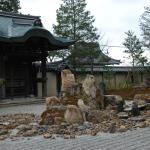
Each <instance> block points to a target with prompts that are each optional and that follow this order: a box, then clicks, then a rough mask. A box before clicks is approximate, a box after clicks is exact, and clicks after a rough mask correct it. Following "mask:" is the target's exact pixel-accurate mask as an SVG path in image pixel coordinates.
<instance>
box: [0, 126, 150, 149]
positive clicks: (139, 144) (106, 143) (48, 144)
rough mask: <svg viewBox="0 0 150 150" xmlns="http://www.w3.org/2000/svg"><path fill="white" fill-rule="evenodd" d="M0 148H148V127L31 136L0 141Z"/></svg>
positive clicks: (149, 138) (149, 135)
mask: <svg viewBox="0 0 150 150" xmlns="http://www.w3.org/2000/svg"><path fill="white" fill-rule="evenodd" d="M0 150H150V128H145V129H138V130H135V131H128V132H125V133H119V134H107V133H105V134H104V133H101V134H99V135H96V136H81V137H77V138H76V139H69V140H68V139H62V138H58V139H44V138H43V137H41V136H40V137H39V136H38V137H33V138H30V139H19V140H16V141H11V140H5V141H1V142H0Z"/></svg>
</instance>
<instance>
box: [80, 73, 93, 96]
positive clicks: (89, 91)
mask: <svg viewBox="0 0 150 150" xmlns="http://www.w3.org/2000/svg"><path fill="white" fill-rule="evenodd" d="M82 86H83V91H84V92H85V94H86V95H87V96H89V97H91V98H96V86H95V77H94V76H93V75H87V76H86V78H85V80H84V81H83V84H82Z"/></svg>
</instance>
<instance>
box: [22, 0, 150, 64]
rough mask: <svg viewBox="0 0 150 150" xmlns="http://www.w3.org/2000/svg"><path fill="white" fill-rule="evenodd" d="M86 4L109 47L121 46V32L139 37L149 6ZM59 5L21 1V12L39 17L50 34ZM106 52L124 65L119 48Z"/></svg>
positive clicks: (105, 1)
mask: <svg viewBox="0 0 150 150" xmlns="http://www.w3.org/2000/svg"><path fill="white" fill-rule="evenodd" d="M86 2H87V8H86V9H87V10H89V11H90V12H91V15H93V16H94V18H95V23H94V25H95V27H97V28H98V32H99V33H102V34H103V35H104V43H105V42H107V41H108V45H112V46H122V43H123V41H124V38H125V34H124V32H126V31H128V30H132V31H134V32H135V33H136V34H137V36H138V37H140V28H139V18H140V16H141V15H142V13H143V12H144V7H145V6H149V5H150V0H86ZM60 4H61V0H20V5H21V7H22V9H21V10H20V11H21V12H22V13H24V14H31V15H37V16H41V19H42V22H43V25H44V27H45V28H46V29H48V30H50V31H52V24H55V23H56V9H58V8H59V6H60ZM109 52H110V54H109V55H110V56H111V57H113V58H115V59H121V61H123V62H124V60H125V59H124V58H123V57H124V56H125V54H124V53H123V49H122V48H116V47H115V48H110V50H109ZM149 53H150V52H149ZM146 54H148V52H147V53H146ZM149 55H150V54H149ZM124 64H125V65H126V64H127V62H126V63H124Z"/></svg>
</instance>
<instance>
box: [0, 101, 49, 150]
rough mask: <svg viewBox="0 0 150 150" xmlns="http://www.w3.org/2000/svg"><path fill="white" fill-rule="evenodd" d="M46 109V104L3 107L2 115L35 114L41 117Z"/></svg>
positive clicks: (0, 112)
mask: <svg viewBox="0 0 150 150" xmlns="http://www.w3.org/2000/svg"><path fill="white" fill-rule="evenodd" d="M45 108H46V106H45V104H30V105H20V106H11V107H1V108H0V115H5V114H16V113H34V114H37V115H40V114H41V113H42V112H43V111H44V110H45ZM0 150H1V149H0Z"/></svg>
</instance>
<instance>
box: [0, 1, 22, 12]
mask: <svg viewBox="0 0 150 150" xmlns="http://www.w3.org/2000/svg"><path fill="white" fill-rule="evenodd" d="M19 9H20V1H19V0H0V10H1V11H6V12H15V13H17V12H18V10H19Z"/></svg>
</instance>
